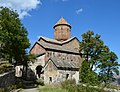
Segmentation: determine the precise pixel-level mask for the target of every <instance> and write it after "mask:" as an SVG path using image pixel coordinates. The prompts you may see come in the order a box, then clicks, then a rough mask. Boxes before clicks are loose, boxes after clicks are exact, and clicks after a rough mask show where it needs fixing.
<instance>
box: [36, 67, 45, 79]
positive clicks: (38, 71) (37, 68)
mask: <svg viewBox="0 0 120 92" xmlns="http://www.w3.org/2000/svg"><path fill="white" fill-rule="evenodd" d="M42 68H43V66H41V65H38V66H37V67H36V74H37V75H38V77H39V78H40V75H41V74H43V73H44V72H43V71H42Z"/></svg>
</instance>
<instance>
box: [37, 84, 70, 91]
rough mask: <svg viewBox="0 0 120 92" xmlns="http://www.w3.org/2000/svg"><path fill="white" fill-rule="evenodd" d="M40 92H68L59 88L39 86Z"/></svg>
mask: <svg viewBox="0 0 120 92" xmlns="http://www.w3.org/2000/svg"><path fill="white" fill-rule="evenodd" d="M39 89H40V92H68V91H67V90H66V89H62V88H61V87H59V86H53V85H51V86H50V85H49V86H39Z"/></svg>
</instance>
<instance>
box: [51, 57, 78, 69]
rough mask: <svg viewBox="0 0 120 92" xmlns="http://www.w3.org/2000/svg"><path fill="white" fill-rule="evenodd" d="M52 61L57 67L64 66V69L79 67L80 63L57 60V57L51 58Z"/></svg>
mask: <svg viewBox="0 0 120 92" xmlns="http://www.w3.org/2000/svg"><path fill="white" fill-rule="evenodd" d="M50 60H52V62H53V63H54V64H55V66H56V67H57V68H64V69H79V68H80V66H79V64H77V63H75V62H74V61H61V60H57V59H56V58H50Z"/></svg>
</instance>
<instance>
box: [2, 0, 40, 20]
mask: <svg viewBox="0 0 120 92" xmlns="http://www.w3.org/2000/svg"><path fill="white" fill-rule="evenodd" d="M39 4H42V3H41V1H40V0H0V6H3V7H8V8H12V9H13V10H17V12H18V14H19V15H20V18H23V17H24V16H30V14H29V13H28V12H29V11H31V10H33V9H36V8H37V6H38V5H39Z"/></svg>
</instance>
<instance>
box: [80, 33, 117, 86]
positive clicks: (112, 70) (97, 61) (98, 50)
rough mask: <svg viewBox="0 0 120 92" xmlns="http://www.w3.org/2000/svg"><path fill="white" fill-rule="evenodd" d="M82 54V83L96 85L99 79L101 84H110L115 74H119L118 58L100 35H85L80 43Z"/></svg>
mask: <svg viewBox="0 0 120 92" xmlns="http://www.w3.org/2000/svg"><path fill="white" fill-rule="evenodd" d="M80 52H81V53H82V57H83V64H82V67H81V69H80V73H81V75H80V78H81V80H82V82H91V83H95V80H96V79H97V77H99V78H98V79H99V82H104V83H105V84H106V83H108V81H109V83H110V81H112V79H113V74H118V66H119V64H118V63H117V62H116V60H117V56H116V54H115V53H114V52H110V49H109V48H108V47H107V46H106V45H104V42H103V41H102V40H101V39H100V35H98V34H96V35H94V32H93V31H88V32H86V33H84V34H83V35H82V41H81V42H80ZM86 68H87V69H86ZM98 70H99V71H100V72H98ZM95 72H97V74H98V75H96V73H95ZM88 75H89V76H90V77H89V76H88ZM81 76H82V77H81ZM105 80H106V81H105ZM96 81H97V80H96Z"/></svg>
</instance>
